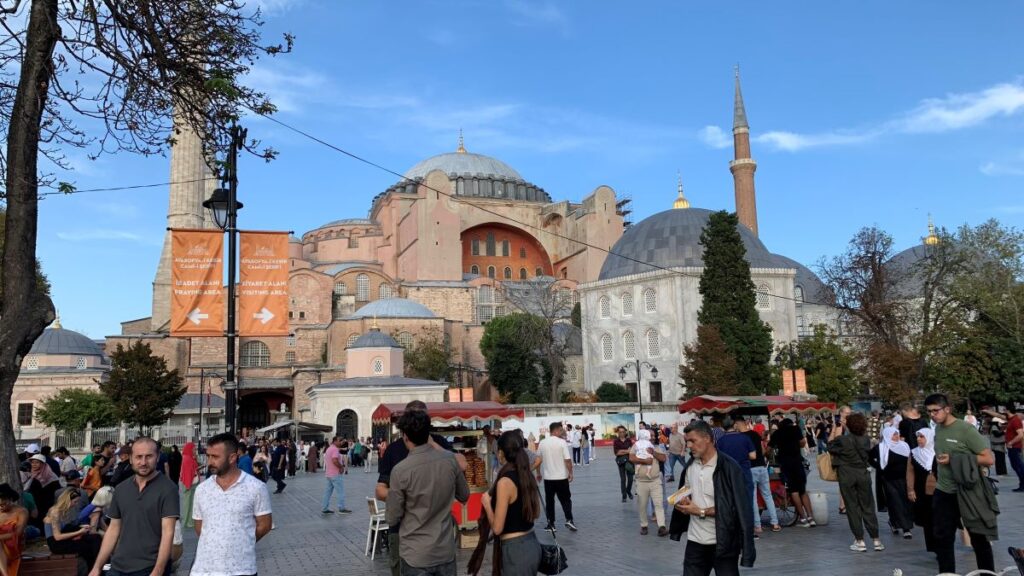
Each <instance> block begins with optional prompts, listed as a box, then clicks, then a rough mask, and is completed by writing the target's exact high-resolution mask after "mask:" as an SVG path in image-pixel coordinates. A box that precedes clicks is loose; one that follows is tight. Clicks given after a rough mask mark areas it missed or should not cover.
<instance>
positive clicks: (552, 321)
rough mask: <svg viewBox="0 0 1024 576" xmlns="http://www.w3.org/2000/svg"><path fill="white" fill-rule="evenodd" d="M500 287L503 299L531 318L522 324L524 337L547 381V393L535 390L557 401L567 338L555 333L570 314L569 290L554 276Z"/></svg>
mask: <svg viewBox="0 0 1024 576" xmlns="http://www.w3.org/2000/svg"><path fill="white" fill-rule="evenodd" d="M496 289H497V288H496ZM501 289H502V290H503V292H504V297H505V302H507V303H508V304H510V305H511V306H512V307H513V308H515V309H517V310H519V312H521V313H523V314H529V315H531V316H532V317H533V318H534V320H533V321H532V322H530V323H529V326H528V327H527V326H525V325H524V328H526V330H525V332H524V333H523V336H524V337H525V338H526V341H527V342H529V343H531V344H532V345H533V346H534V347H535V350H536V351H537V354H538V356H539V360H540V362H541V365H542V368H543V372H542V375H543V377H544V382H545V383H547V393H544V392H542V391H540V390H538V391H537V395H538V397H540V398H543V397H545V396H546V397H547V398H548V401H549V402H552V403H554V402H558V387H559V385H561V384H562V380H563V379H564V377H565V349H566V344H567V341H566V340H567V339H566V338H563V337H559V336H558V335H557V334H556V325H557V324H559V323H562V322H564V321H565V320H566V319H568V318H570V317H571V316H572V310H573V304H572V296H571V291H570V290H569V289H568V288H567V287H565V286H564V285H562V284H560V283H559V281H558V280H556V279H554V278H535V279H532V280H527V281H523V282H505V283H504V285H503V286H502V288H501Z"/></svg>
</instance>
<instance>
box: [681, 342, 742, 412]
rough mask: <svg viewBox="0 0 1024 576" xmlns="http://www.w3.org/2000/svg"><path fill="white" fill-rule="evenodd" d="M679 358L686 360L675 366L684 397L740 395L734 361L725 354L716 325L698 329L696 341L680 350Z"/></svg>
mask: <svg viewBox="0 0 1024 576" xmlns="http://www.w3.org/2000/svg"><path fill="white" fill-rule="evenodd" d="M683 356H684V357H685V358H686V361H685V363H684V364H682V365H680V366H679V378H681V379H682V380H683V382H684V383H685V386H686V396H687V397H692V396H701V395H703V394H713V395H716V396H730V395H735V394H739V393H740V390H741V388H740V385H739V382H738V380H737V371H738V368H737V365H736V358H735V357H734V356H733V355H732V354H731V353H730V352H729V349H728V347H727V346H726V344H725V341H724V340H722V336H721V335H720V334H719V332H718V328H717V327H716V326H714V325H709V324H702V325H700V326H698V327H697V341H696V342H694V343H693V344H688V345H686V346H685V347H684V348H683Z"/></svg>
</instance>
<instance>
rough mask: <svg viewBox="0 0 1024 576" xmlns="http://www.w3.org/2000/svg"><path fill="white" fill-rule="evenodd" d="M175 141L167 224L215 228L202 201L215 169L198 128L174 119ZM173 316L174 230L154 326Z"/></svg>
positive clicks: (167, 239)
mask: <svg viewBox="0 0 1024 576" xmlns="http://www.w3.org/2000/svg"><path fill="white" fill-rule="evenodd" d="M175 129H176V134H175V136H174V137H175V141H174V144H173V145H172V146H171V180H170V182H171V186H170V202H169V204H168V207H167V227H168V228H179V229H180V228H186V229H200V228H212V227H214V223H213V222H212V220H211V218H210V217H209V216H207V214H206V212H207V210H206V209H205V208H203V201H205V200H206V199H207V198H209V197H210V195H211V194H212V193H213V191H214V190H215V189H216V188H217V181H216V179H215V178H214V174H213V171H212V170H210V167H209V165H208V164H207V163H206V161H205V160H204V158H203V143H202V140H201V139H200V138H199V135H198V134H196V131H195V130H193V129H192V127H191V126H189V125H188V123H187V122H185V121H184V120H182V119H181V118H180V117H178V118H176V119H175ZM170 318H171V233H170V231H167V232H166V233H165V234H164V247H163V251H162V252H161V253H160V264H159V266H158V267H157V270H156V278H155V279H154V280H153V317H152V325H151V326H152V330H153V331H154V332H166V331H167V330H168V323H169V321H170Z"/></svg>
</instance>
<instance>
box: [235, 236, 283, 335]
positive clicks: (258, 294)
mask: <svg viewBox="0 0 1024 576" xmlns="http://www.w3.org/2000/svg"><path fill="white" fill-rule="evenodd" d="M239 236H240V237H241V241H240V248H241V251H240V256H241V258H240V262H241V265H240V266H239V271H238V272H239V275H238V333H239V334H240V335H242V336H287V335H288V233H287V232H241V233H240V234H239Z"/></svg>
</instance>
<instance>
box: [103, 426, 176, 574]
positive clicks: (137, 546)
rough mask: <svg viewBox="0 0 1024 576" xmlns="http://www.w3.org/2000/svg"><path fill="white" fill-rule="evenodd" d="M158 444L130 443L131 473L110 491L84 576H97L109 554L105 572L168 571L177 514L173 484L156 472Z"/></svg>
mask: <svg viewBox="0 0 1024 576" xmlns="http://www.w3.org/2000/svg"><path fill="white" fill-rule="evenodd" d="M157 452H158V450H157V444H156V442H155V441H154V440H153V439H152V438H139V439H138V440H136V441H135V442H134V443H133V444H132V468H134V470H135V476H134V477H132V478H131V479H129V480H126V481H124V482H121V483H120V484H118V485H117V488H116V489H115V490H114V500H113V501H112V502H111V503H110V507H109V508H107V511H106V514H107V516H108V517H110V527H109V528H107V532H106V534H104V535H103V545H102V546H101V547H100V554H99V556H98V557H97V558H96V564H95V565H94V566H93V567H92V571H91V572H89V576H100V573H101V570H102V568H103V565H104V564H106V562H107V560H108V559H110V563H111V570H110V571H108V572H107V576H169V575H170V573H171V543H172V541H173V539H174V524H175V521H177V519H178V487H177V486H176V485H175V484H174V482H171V480H169V479H168V478H167V476H165V475H163V474H158V473H157V462H158V461H159V454H158V453H157Z"/></svg>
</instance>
